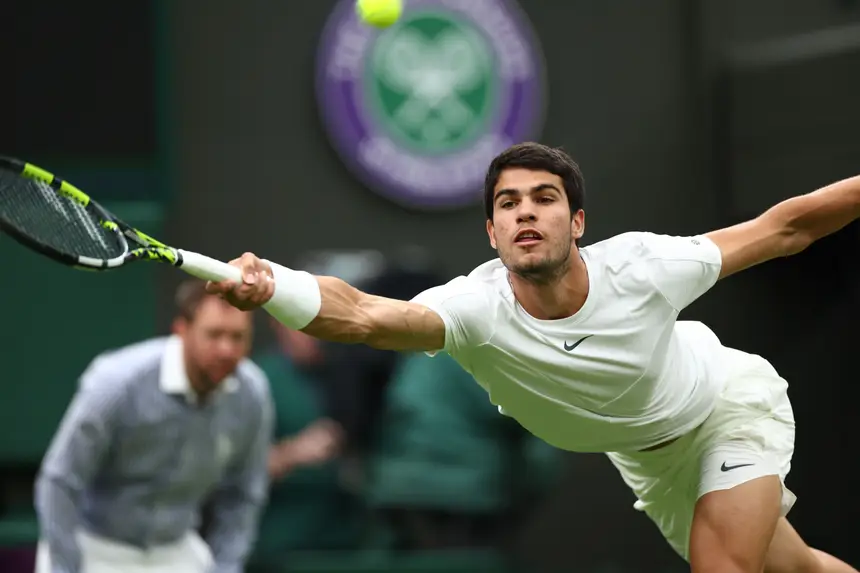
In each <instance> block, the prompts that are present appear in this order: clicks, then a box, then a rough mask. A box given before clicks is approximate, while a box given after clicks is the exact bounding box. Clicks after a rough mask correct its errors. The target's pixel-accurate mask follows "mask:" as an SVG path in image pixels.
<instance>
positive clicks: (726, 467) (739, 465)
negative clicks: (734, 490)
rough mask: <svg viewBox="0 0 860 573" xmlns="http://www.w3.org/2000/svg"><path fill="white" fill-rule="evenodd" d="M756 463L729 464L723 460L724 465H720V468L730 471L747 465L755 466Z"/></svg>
mask: <svg viewBox="0 0 860 573" xmlns="http://www.w3.org/2000/svg"><path fill="white" fill-rule="evenodd" d="M754 465H755V464H738V465H736V466H727V465H726V462H723V465H721V466H720V469H721V470H722V471H724V472H730V471H732V470H736V469H738V468H745V467H747V466H754Z"/></svg>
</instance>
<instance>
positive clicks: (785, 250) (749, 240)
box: [705, 176, 860, 278]
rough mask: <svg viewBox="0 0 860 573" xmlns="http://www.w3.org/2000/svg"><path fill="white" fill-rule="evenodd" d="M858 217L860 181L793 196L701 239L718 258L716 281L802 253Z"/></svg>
mask: <svg viewBox="0 0 860 573" xmlns="http://www.w3.org/2000/svg"><path fill="white" fill-rule="evenodd" d="M858 217H860V176H857V177H852V178H850V179H844V180H842V181H838V182H836V183H833V184H831V185H828V186H826V187H822V188H821V189H818V190H816V191H814V192H812V193H808V194H806V195H800V196H798V197H792V198H791V199H786V200H785V201H782V202H780V203H778V204H777V205H775V206H773V207H771V208H770V209H768V210H767V211H765V212H764V213H762V214H761V215H759V216H758V217H756V218H755V219H753V220H751V221H747V222H745V223H740V224H738V225H734V226H732V227H727V228H725V229H720V230H718V231H713V232H711V233H708V234H706V235H705V236H706V237H708V238H709V239H711V240H712V241H713V242H714V243H715V244H716V245H717V246H718V247H719V249H720V252H721V253H722V268H721V270H720V278H723V277H727V276H729V275H732V274H734V273H737V272H739V271H742V270H744V269H747V268H749V267H752V266H755V265H758V264H761V263H764V262H766V261H769V260H771V259H776V258H779V257H787V256H790V255H794V254H797V253H799V252H801V251H802V250H804V249H806V248H807V247H808V246H809V245H811V244H812V243H813V242H815V241H817V240H818V239H820V238H822V237H825V236H827V235H830V234H831V233H835V232H836V231H838V230H839V229H841V228H843V227H845V226H846V225H848V224H849V223H851V222H852V221H854V220H855V219H857V218H858Z"/></svg>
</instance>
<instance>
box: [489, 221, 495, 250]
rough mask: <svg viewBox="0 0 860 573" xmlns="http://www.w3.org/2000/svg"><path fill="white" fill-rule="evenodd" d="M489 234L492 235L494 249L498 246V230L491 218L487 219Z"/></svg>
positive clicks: (491, 244)
mask: <svg viewBox="0 0 860 573" xmlns="http://www.w3.org/2000/svg"><path fill="white" fill-rule="evenodd" d="M487 236H489V237H490V246H491V247H493V248H494V249H495V248H496V232H495V228H494V227H493V221H492V220H491V219H487Z"/></svg>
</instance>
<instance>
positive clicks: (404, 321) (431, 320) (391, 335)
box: [302, 276, 445, 351]
mask: <svg viewBox="0 0 860 573" xmlns="http://www.w3.org/2000/svg"><path fill="white" fill-rule="evenodd" d="M316 279H317V283H318V284H319V289H320V295H321V306H320V311H319V314H318V315H317V316H316V317H315V318H314V319H313V320H312V321H311V322H310V323H309V324H308V325H307V326H306V327H304V328H302V331H303V332H304V333H306V334H309V335H311V336H314V337H316V338H320V339H323V340H330V341H332V342H345V343H361V344H366V345H368V346H371V347H373V348H378V349H381V350H401V351H410V350H412V351H421V350H439V349H441V348H444V346H445V322H444V321H443V320H442V317H441V316H439V314H438V313H437V312H435V311H433V310H431V309H430V308H428V307H426V306H424V305H422V304H418V303H415V302H409V301H404V300H395V299H390V298H385V297H381V296H374V295H370V294H367V293H364V292H362V291H360V290H358V289H357V288H355V287H353V286H351V285H349V284H347V283H346V282H344V281H342V280H340V279H338V278H334V277H324V276H320V277H316Z"/></svg>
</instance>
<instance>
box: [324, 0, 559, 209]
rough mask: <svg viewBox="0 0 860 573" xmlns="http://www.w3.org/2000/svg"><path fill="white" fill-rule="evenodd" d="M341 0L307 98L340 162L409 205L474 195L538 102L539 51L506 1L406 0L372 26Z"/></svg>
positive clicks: (533, 125) (536, 116) (467, 199)
mask: <svg viewBox="0 0 860 573" xmlns="http://www.w3.org/2000/svg"><path fill="white" fill-rule="evenodd" d="M354 5H355V0H342V1H341V2H340V3H339V4H338V5H337V7H336V9H335V11H334V12H333V13H332V15H331V17H330V19H329V22H328V23H327V25H326V29H325V31H324V33H323V37H322V45H321V47H320V55H319V61H318V64H319V67H318V77H317V95H318V98H319V105H320V110H321V114H322V117H323V122H324V124H325V127H326V130H327V132H328V134H329V137H330V138H331V139H332V141H333V143H334V146H335V148H336V149H337V151H338V153H339V154H340V156H341V157H342V159H343V160H344V162H345V163H346V164H347V165H348V166H349V168H350V169H351V170H352V171H353V172H354V173H355V174H356V176H357V177H358V178H359V179H361V180H362V181H363V182H364V183H365V184H367V185H368V186H369V187H370V188H371V189H373V190H374V191H376V192H378V193H380V194H382V195H384V196H386V197H388V198H389V199H392V200H394V201H396V202H398V203H401V204H403V205H408V206H414V207H423V208H431V207H437V208H438V207H457V206H461V205H465V204H468V203H472V202H474V201H476V200H478V199H479V198H480V197H481V186H482V184H483V177H484V173H485V171H486V168H487V165H488V164H489V162H490V160H491V159H492V158H493V156H495V155H496V154H497V153H499V152H500V151H502V150H503V149H504V148H506V147H508V146H509V145H511V144H514V143H519V142H521V141H525V140H529V139H535V138H537V137H538V135H539V132H540V130H541V128H542V122H543V113H544V107H545V100H546V96H545V93H544V91H545V86H544V68H543V56H542V54H541V53H540V49H539V47H538V45H537V43H536V40H535V38H534V35H533V33H532V30H531V28H530V26H529V25H528V22H527V21H526V19H525V16H524V15H523V14H522V12H521V11H520V9H519V7H518V6H516V5H515V4H513V2H512V0H407V1H406V3H405V11H404V14H403V16H402V17H401V19H400V20H399V21H398V22H397V23H396V24H395V25H393V26H391V27H390V28H386V29H384V30H381V31H380V30H376V29H374V28H372V27H370V26H367V25H365V24H362V23H361V22H360V21H359V20H358V18H357V17H356V16H355V11H354Z"/></svg>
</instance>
